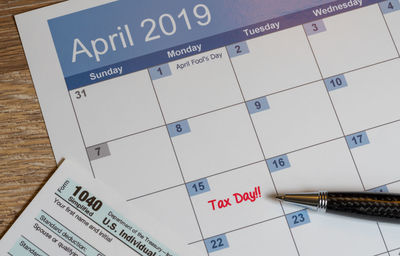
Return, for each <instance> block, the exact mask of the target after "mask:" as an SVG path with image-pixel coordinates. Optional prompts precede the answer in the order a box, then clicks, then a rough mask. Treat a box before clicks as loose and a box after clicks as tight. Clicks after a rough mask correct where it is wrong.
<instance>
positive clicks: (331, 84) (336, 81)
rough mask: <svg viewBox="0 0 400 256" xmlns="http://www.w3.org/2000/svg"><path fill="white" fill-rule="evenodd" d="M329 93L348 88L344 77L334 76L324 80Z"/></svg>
mask: <svg viewBox="0 0 400 256" xmlns="http://www.w3.org/2000/svg"><path fill="white" fill-rule="evenodd" d="M324 82H325V86H326V88H327V89H328V91H334V90H337V89H341V88H343V87H346V86H347V81H346V78H345V77H344V75H338V76H333V77H330V78H327V79H325V80H324Z"/></svg>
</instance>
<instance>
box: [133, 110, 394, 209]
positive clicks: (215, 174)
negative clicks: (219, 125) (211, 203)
mask: <svg viewBox="0 0 400 256" xmlns="http://www.w3.org/2000/svg"><path fill="white" fill-rule="evenodd" d="M240 104H243V103H240ZM398 122H400V119H397V120H394V121H390V122H387V123H384V124H380V125H376V126H373V127H369V128H366V129H363V130H359V131H356V132H354V133H352V134H356V133H359V132H362V131H369V130H373V129H376V128H380V127H384V126H387V125H390V124H394V123H398ZM347 135H349V134H347ZM347 135H345V136H339V137H335V138H333V139H329V140H326V141H323V142H319V143H316V144H312V145H308V146H305V147H302V148H298V149H295V150H291V151H287V152H285V153H283V154H278V155H273V156H271V157H269V158H268V159H272V158H276V157H278V156H281V155H288V154H292V153H296V152H299V151H303V150H305V149H309V148H314V147H316V146H320V145H323V144H326V143H330V142H333V141H336V140H340V139H345V138H346V136H347ZM265 160H266V159H261V160H259V161H255V162H251V163H248V164H245V165H241V166H238V167H235V168H231V169H228V170H224V171H220V172H215V173H213V174H211V175H206V176H203V177H201V178H198V179H195V180H190V181H188V182H193V181H197V180H200V179H204V178H210V177H215V176H219V175H221V174H225V173H229V172H233V171H236V170H238V169H241V168H244V167H248V166H252V165H255V164H258V163H262V162H265ZM188 182H187V183H188ZM398 182H400V179H399V180H395V181H392V182H389V183H385V184H381V185H379V186H376V187H373V188H371V189H370V190H372V189H375V188H379V187H381V186H387V185H390V184H395V183H398ZM185 184H186V183H181V184H178V185H174V186H171V187H167V188H164V189H161V190H157V191H154V192H151V193H148V194H144V195H140V196H138V197H133V198H129V199H127V200H126V201H134V200H136V199H139V198H143V197H146V196H150V195H153V194H157V193H160V192H163V191H166V190H170V189H174V188H176V187H180V186H184V185H185Z"/></svg>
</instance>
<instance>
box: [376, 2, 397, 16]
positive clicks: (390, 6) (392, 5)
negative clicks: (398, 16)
mask: <svg viewBox="0 0 400 256" xmlns="http://www.w3.org/2000/svg"><path fill="white" fill-rule="evenodd" d="M379 7H380V8H381V10H382V12H383V13H384V14H387V13H391V12H394V11H398V10H400V3H399V0H389V1H383V2H380V3H379Z"/></svg>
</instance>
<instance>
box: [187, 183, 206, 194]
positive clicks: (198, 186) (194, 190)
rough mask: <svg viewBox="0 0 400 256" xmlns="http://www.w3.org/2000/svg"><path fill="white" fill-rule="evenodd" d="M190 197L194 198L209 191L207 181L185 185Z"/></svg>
mask: <svg viewBox="0 0 400 256" xmlns="http://www.w3.org/2000/svg"><path fill="white" fill-rule="evenodd" d="M186 188H187V190H188V191H189V195H190V196H196V195H199V194H203V193H205V192H208V191H210V185H208V181H207V179H201V180H196V181H193V182H189V183H187V184H186Z"/></svg>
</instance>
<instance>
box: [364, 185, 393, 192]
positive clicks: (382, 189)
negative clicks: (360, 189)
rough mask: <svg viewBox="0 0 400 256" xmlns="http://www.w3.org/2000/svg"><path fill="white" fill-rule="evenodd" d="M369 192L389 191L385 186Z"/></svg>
mask: <svg viewBox="0 0 400 256" xmlns="http://www.w3.org/2000/svg"><path fill="white" fill-rule="evenodd" d="M369 192H376V193H378V192H379V193H389V189H388V187H387V186H381V187H377V188H373V189H370V190H369Z"/></svg>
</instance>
